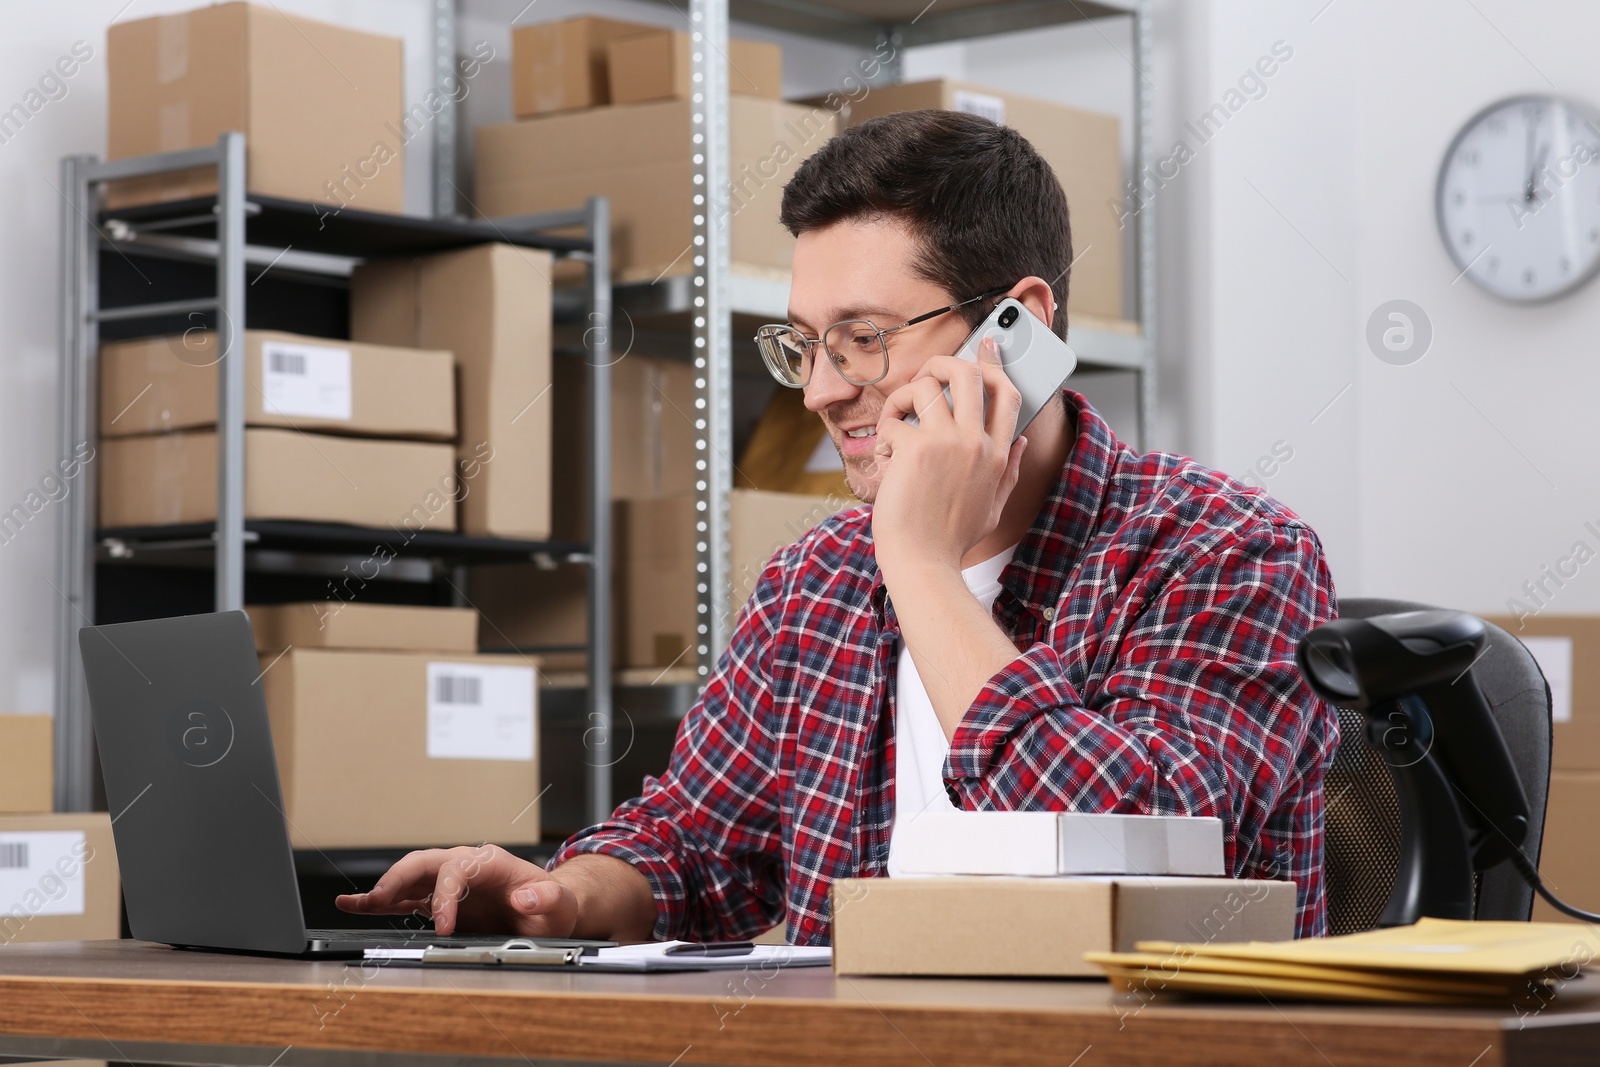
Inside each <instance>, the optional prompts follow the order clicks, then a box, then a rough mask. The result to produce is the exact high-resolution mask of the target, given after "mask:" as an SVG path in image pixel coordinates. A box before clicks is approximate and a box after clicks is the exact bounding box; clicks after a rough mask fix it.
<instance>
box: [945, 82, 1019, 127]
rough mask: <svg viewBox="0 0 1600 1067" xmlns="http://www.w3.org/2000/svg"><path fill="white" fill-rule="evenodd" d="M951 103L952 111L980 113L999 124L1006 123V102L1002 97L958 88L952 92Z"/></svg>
mask: <svg viewBox="0 0 1600 1067" xmlns="http://www.w3.org/2000/svg"><path fill="white" fill-rule="evenodd" d="M951 105H952V106H951V108H950V110H951V111H965V112H966V113H967V114H969V115H978V116H981V117H983V118H986V119H988V120H989V121H990V122H993V123H995V124H996V125H999V126H1004V125H1005V124H1006V102H1005V100H1004V98H1002V97H998V96H990V95H989V94H988V93H975V92H973V91H972V90H971V89H957V90H956V91H955V92H954V93H953V94H952V99H951Z"/></svg>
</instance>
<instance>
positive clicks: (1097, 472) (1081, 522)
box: [1000, 389, 1127, 617]
mask: <svg viewBox="0 0 1600 1067" xmlns="http://www.w3.org/2000/svg"><path fill="white" fill-rule="evenodd" d="M1062 394H1063V396H1064V397H1065V399H1066V403H1067V415H1068V417H1069V418H1070V420H1071V425H1072V427H1073V431H1074V436H1073V441H1072V448H1071V449H1069V450H1068V452H1067V459H1066V463H1065V464H1063V465H1062V468H1061V474H1060V476H1059V477H1058V478H1057V479H1056V484H1055V486H1054V487H1053V488H1052V489H1051V490H1050V495H1049V496H1047V497H1046V498H1045V501H1044V505H1043V506H1042V507H1040V509H1039V514H1038V515H1037V516H1035V517H1034V520H1033V525H1032V526H1031V527H1029V529H1028V532H1027V533H1026V534H1025V535H1024V536H1023V538H1022V543H1021V544H1019V545H1018V546H1017V554H1016V555H1015V556H1013V557H1012V559H1011V564H1010V566H1008V567H1007V568H1006V569H1005V573H1003V574H1002V575H1001V576H1000V584H1001V585H1002V586H1004V587H1005V588H1006V589H1007V590H1008V591H1009V592H1010V593H1011V594H1012V595H1013V596H1015V597H1016V598H1017V599H1018V600H1019V601H1021V602H1022V603H1023V604H1025V605H1027V607H1028V608H1029V609H1030V610H1031V611H1033V612H1034V614H1043V613H1044V612H1045V610H1046V609H1054V607H1055V606H1056V604H1057V603H1058V602H1059V601H1060V599H1061V592H1062V590H1063V589H1064V588H1065V586H1066V583H1067V579H1068V577H1069V576H1070V575H1071V574H1072V571H1073V570H1074V569H1075V568H1076V567H1077V564H1078V558H1079V557H1080V556H1081V555H1082V554H1083V551H1084V549H1086V548H1087V547H1088V546H1089V543H1090V542H1091V541H1093V540H1094V537H1095V534H1096V533H1098V532H1099V529H1100V515H1101V511H1102V509H1103V507H1104V503H1105V496H1106V489H1107V488H1108V487H1109V485H1110V484H1111V476H1112V472H1113V471H1114V470H1115V468H1116V462H1117V456H1118V453H1119V452H1121V451H1123V450H1124V449H1125V448H1126V447H1127V446H1125V445H1124V444H1123V443H1122V442H1121V441H1119V440H1118V439H1117V436H1116V434H1114V433H1112V432H1111V427H1110V426H1108V425H1106V422H1105V420H1104V419H1102V418H1101V417H1100V415H1099V413H1098V412H1096V411H1095V410H1094V408H1093V407H1091V406H1090V405H1089V401H1088V400H1086V399H1084V397H1083V396H1082V395H1081V394H1079V393H1075V392H1073V391H1072V390H1070V389H1063V390H1062ZM1046 617H1048V616H1046Z"/></svg>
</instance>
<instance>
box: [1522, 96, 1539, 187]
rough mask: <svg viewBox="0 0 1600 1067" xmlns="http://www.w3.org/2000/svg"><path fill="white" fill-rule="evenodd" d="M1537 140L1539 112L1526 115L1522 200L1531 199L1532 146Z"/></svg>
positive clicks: (1534, 111)
mask: <svg viewBox="0 0 1600 1067" xmlns="http://www.w3.org/2000/svg"><path fill="white" fill-rule="evenodd" d="M1538 140H1539V110H1538V109H1537V108H1535V109H1534V110H1533V111H1532V113H1531V114H1529V115H1528V136H1527V139H1526V140H1524V141H1523V152H1522V162H1523V163H1524V164H1526V166H1527V168H1528V180H1527V181H1525V182H1524V183H1523V184H1522V199H1523V200H1529V201H1531V200H1532V199H1533V146H1534V144H1535V143H1536V142H1537V141H1538Z"/></svg>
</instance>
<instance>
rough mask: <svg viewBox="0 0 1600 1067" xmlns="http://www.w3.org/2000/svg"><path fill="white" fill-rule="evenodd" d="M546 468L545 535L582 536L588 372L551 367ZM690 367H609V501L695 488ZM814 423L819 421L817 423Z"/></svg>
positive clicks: (566, 363)
mask: <svg viewBox="0 0 1600 1067" xmlns="http://www.w3.org/2000/svg"><path fill="white" fill-rule="evenodd" d="M552 396H553V399H554V401H555V403H554V406H553V412H554V413H553V416H552V432H553V435H554V440H556V441H560V442H561V456H560V462H558V463H555V464H554V465H553V469H552V471H551V496H552V503H551V507H552V510H553V515H552V523H551V528H552V536H554V537H555V538H556V539H557V540H570V541H579V542H581V541H586V540H588V537H589V367H588V365H587V364H586V363H584V362H583V361H582V360H580V359H559V360H557V361H556V364H555V388H554V389H553V390H552ZM694 399H695V390H694V368H693V367H692V366H690V365H689V364H688V363H686V362H683V361H681V360H672V359H653V358H651V357H649V356H641V355H629V356H627V357H625V358H623V359H619V360H618V361H617V362H616V363H614V364H612V366H611V498H612V499H613V500H632V499H638V498H641V497H653V496H668V495H672V494H675V493H689V492H693V491H694V483H695V469H694V461H695V447H694V443H695V429H694V410H695V407H694ZM818 421H819V422H820V420H818Z"/></svg>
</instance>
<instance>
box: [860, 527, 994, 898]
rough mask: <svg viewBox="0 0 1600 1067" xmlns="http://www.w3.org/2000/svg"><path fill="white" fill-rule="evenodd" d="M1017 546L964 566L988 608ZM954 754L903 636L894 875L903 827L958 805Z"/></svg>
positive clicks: (899, 670)
mask: <svg viewBox="0 0 1600 1067" xmlns="http://www.w3.org/2000/svg"><path fill="white" fill-rule="evenodd" d="M1016 551H1017V546H1016V545H1012V546H1011V547H1010V548H1008V549H1006V550H1005V551H1004V552H1002V553H1000V554H999V555H998V556H991V557H990V558H989V559H986V560H984V561H983V562H982V563H975V564H973V565H972V566H970V567H968V568H967V569H965V570H963V571H962V572H961V580H962V581H964V582H966V583H967V588H968V589H970V590H972V595H973V596H975V597H977V598H978V602H979V603H981V604H982V605H983V606H984V608H985V609H986V610H989V611H993V610H994V602H995V598H996V597H998V596H999V595H1000V575H1001V573H1002V572H1004V571H1005V569H1006V564H1008V563H1010V562H1011V557H1012V556H1013V555H1014V554H1015V553H1016ZM949 755H950V742H949V740H948V739H947V738H946V737H945V736H944V727H942V726H940V725H939V716H938V715H936V714H935V713H934V710H933V704H932V702H931V701H929V700H928V691H927V689H925V688H924V687H923V685H922V678H921V677H920V676H919V675H918V674H917V666H916V664H915V663H913V662H912V661H911V652H910V651H909V650H908V649H907V648H906V645H905V642H904V641H902V642H900V658H899V662H898V664H897V665H896V667H895V721H894V822H893V824H892V825H891V827H890V830H889V860H888V863H887V865H886V866H887V870H888V874H889V877H891V878H895V877H900V876H901V872H900V865H899V863H898V862H897V860H896V856H895V853H896V844H897V838H898V837H899V834H900V827H901V826H903V825H904V824H905V823H906V822H909V821H910V820H912V819H914V818H916V817H917V816H918V815H920V814H922V813H923V812H925V811H954V810H956V807H955V805H954V804H952V803H950V796H949V794H947V793H946V792H945V790H944V761H945V758H946V757H947V756H949Z"/></svg>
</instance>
